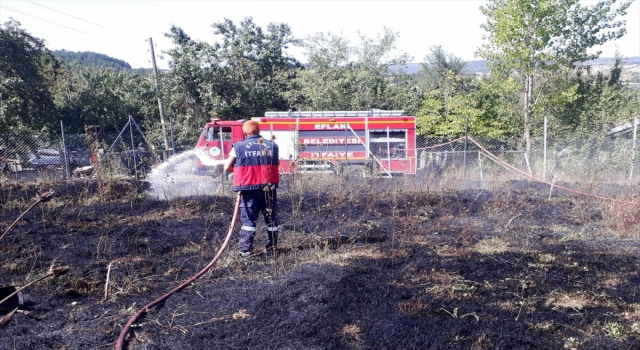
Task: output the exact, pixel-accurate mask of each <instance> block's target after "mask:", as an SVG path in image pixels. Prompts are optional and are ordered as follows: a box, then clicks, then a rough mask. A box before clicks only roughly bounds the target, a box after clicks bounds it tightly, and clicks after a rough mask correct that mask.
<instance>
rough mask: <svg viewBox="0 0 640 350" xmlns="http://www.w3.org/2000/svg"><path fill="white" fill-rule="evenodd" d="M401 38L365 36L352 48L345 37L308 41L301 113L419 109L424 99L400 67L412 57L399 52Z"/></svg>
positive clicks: (314, 37)
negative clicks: (419, 103)
mask: <svg viewBox="0 0 640 350" xmlns="http://www.w3.org/2000/svg"><path fill="white" fill-rule="evenodd" d="M397 36H398V34H397V33H394V32H393V31H391V30H390V29H388V28H385V30H384V32H383V33H382V34H381V35H378V36H376V37H375V38H370V37H367V36H365V35H360V44H359V45H358V46H352V45H351V43H350V42H349V41H348V40H347V39H346V38H344V37H343V36H341V35H334V34H331V33H327V34H324V33H316V34H315V35H312V36H309V37H307V38H306V40H305V41H304V44H303V47H304V48H305V49H306V51H305V56H306V58H307V61H308V63H307V64H306V65H305V69H304V70H303V71H301V72H300V73H299V78H298V79H297V85H298V86H299V88H300V94H301V95H302V100H301V102H300V104H299V106H298V107H299V108H301V109H309V110H368V109H372V108H377V109H405V108H406V107H409V108H413V109H414V110H415V109H417V108H416V106H417V103H416V100H417V99H420V98H421V95H420V93H419V92H418V91H417V89H415V83H414V82H413V80H412V79H411V78H410V77H409V76H408V75H407V74H406V73H404V72H402V70H401V69H400V68H399V66H401V65H404V64H405V63H406V62H407V60H408V56H407V55H406V54H401V53H396V52H395V49H396V47H395V43H396V40H397Z"/></svg>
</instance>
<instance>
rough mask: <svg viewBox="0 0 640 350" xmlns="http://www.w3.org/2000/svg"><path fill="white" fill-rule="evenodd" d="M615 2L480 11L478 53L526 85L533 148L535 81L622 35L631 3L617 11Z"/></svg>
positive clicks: (507, 2)
mask: <svg viewBox="0 0 640 350" xmlns="http://www.w3.org/2000/svg"><path fill="white" fill-rule="evenodd" d="M615 3H616V0H605V1H600V2H598V3H597V4H595V5H593V6H587V7H585V6H582V5H581V4H580V3H579V0H491V1H490V2H489V4H488V5H487V6H483V7H481V8H480V10H481V11H482V13H483V14H485V15H486V16H487V22H486V23H485V24H483V25H482V28H483V29H484V30H485V31H487V33H488V35H487V36H486V37H485V39H486V42H485V44H483V46H482V47H481V48H480V49H479V50H478V55H479V56H481V57H483V58H485V59H488V60H489V67H490V70H491V73H492V74H494V73H495V74H498V75H503V76H504V75H509V74H515V75H516V76H518V77H519V78H520V80H521V83H522V92H523V95H524V98H523V102H524V103H523V109H524V113H523V136H524V139H525V142H526V145H527V146H526V147H527V152H529V151H530V149H531V123H532V119H533V117H534V114H535V106H536V102H537V101H538V95H539V93H538V94H536V86H535V84H534V79H536V78H538V79H542V78H544V77H545V76H546V75H548V74H550V73H553V72H554V71H557V70H558V69H559V68H561V67H573V65H574V64H575V63H577V62H584V61H587V60H591V59H595V58H597V57H598V56H599V55H600V52H596V53H589V52H588V49H590V48H592V47H594V46H598V45H601V44H603V43H605V42H607V41H610V40H614V39H618V38H620V37H622V36H623V35H624V34H625V32H626V30H625V28H624V25H625V22H624V21H619V20H616V18H617V17H618V16H622V15H624V14H626V9H627V8H628V7H629V5H630V4H631V1H627V2H623V3H622V4H621V5H620V6H619V7H618V8H617V9H614V8H612V7H611V6H612V5H613V4H615Z"/></svg>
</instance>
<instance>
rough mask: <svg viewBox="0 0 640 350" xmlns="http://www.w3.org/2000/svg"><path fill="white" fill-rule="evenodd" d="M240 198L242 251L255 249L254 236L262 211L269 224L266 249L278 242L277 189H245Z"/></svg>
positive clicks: (266, 222) (265, 220)
mask: <svg viewBox="0 0 640 350" xmlns="http://www.w3.org/2000/svg"><path fill="white" fill-rule="evenodd" d="M241 192H242V199H241V200H240V220H242V229H241V230H240V251H243V252H245V251H251V250H253V238H254V236H255V234H256V221H257V220H258V217H259V216H260V214H261V213H262V216H263V217H264V222H265V224H266V226H267V237H268V239H267V245H266V247H265V248H266V249H270V248H275V247H276V246H277V244H278V201H277V197H276V190H275V189H272V190H268V191H265V190H243V191H241Z"/></svg>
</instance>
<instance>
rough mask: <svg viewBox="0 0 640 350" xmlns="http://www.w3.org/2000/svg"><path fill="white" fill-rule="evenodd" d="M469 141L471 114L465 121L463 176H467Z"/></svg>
mask: <svg viewBox="0 0 640 350" xmlns="http://www.w3.org/2000/svg"><path fill="white" fill-rule="evenodd" d="M468 142H469V116H466V117H465V121H464V160H463V163H462V164H463V165H462V177H463V178H465V179H466V178H467V144H468Z"/></svg>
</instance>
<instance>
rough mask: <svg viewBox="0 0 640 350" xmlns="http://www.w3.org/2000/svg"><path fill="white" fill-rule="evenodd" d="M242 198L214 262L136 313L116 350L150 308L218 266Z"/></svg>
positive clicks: (123, 330)
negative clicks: (217, 263)
mask: <svg viewBox="0 0 640 350" xmlns="http://www.w3.org/2000/svg"><path fill="white" fill-rule="evenodd" d="M240 197H241V193H240V192H238V197H237V198H236V205H235V208H234V209H233V218H232V219H231V224H230V225H229V232H227V237H225V239H224V242H222V246H221V247H220V249H219V250H218V253H217V254H216V256H215V257H214V258H213V260H211V262H210V263H209V264H208V265H207V266H205V267H204V268H203V269H202V270H200V272H198V273H197V274H195V275H194V276H193V277H191V278H189V279H188V280H186V281H184V282H182V284H180V285H179V286H177V287H176V288H174V289H173V290H171V291H170V292H168V293H167V294H165V295H163V296H161V297H160V298H158V299H156V300H154V301H152V302H150V303H149V304H147V305H145V306H143V307H142V308H141V309H140V310H138V312H136V314H135V315H133V316H132V317H131V318H130V319H129V322H127V324H126V325H125V326H124V328H122V332H120V336H119V337H118V342H117V343H116V350H121V349H122V347H123V345H124V340H125V338H126V337H127V333H128V332H129V329H130V328H131V326H132V325H133V324H134V323H135V322H136V321H137V320H138V318H140V316H142V314H144V313H146V312H147V311H149V309H150V308H152V307H154V306H156V305H158V304H159V303H161V302H163V301H164V300H166V299H167V298H169V297H170V296H171V295H173V294H174V293H176V292H179V291H181V290H182V289H184V288H185V287H187V286H188V285H190V284H191V283H193V282H194V281H195V280H197V279H198V278H200V277H202V275H204V274H205V273H207V271H209V270H210V269H211V268H212V267H213V266H214V265H215V264H216V262H218V259H219V258H220V256H221V255H222V252H223V251H224V249H225V248H226V247H227V245H228V244H229V240H230V239H231V233H232V232H233V226H235V224H236V218H237V216H238V209H239V208H240Z"/></svg>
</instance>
